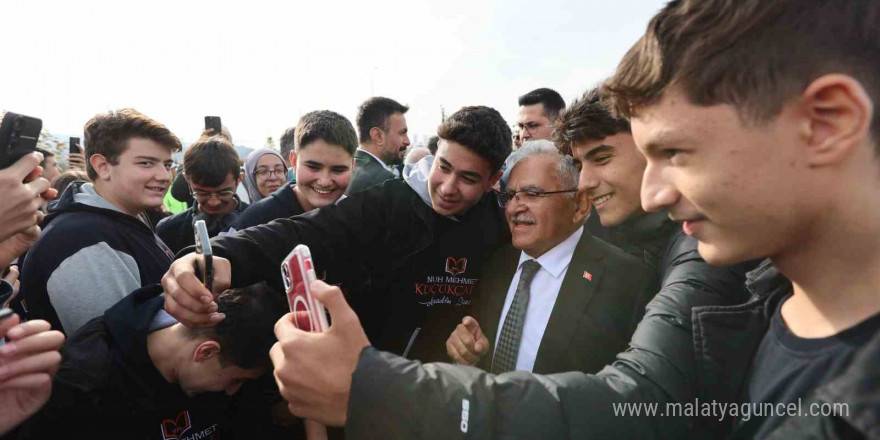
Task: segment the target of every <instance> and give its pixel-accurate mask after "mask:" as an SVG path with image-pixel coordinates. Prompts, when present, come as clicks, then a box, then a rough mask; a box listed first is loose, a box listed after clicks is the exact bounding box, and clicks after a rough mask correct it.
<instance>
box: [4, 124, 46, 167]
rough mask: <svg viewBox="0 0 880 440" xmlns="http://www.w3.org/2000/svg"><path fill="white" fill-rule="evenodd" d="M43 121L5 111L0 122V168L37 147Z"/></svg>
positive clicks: (12, 162)
mask: <svg viewBox="0 0 880 440" xmlns="http://www.w3.org/2000/svg"><path fill="white" fill-rule="evenodd" d="M42 129H43V121H41V120H39V119H37V118H32V117H30V116H25V115H19V114H17V113H12V112H7V113H6V116H4V117H3V122H2V123H0V169H4V168H8V167H9V166H11V165H12V164H14V163H15V162H17V161H18V160H19V159H21V158H22V157H24V156H25V155H27V154H30V153H33V152H34V151H35V150H36V149H37V140H38V139H39V138H40V130H42Z"/></svg>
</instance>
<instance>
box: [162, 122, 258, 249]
mask: <svg viewBox="0 0 880 440" xmlns="http://www.w3.org/2000/svg"><path fill="white" fill-rule="evenodd" d="M183 168H184V170H186V171H184V172H185V176H186V181H187V183H188V184H189V188H190V190H191V191H192V195H193V199H194V200H195V203H193V206H191V207H190V208H189V209H187V210H186V211H183V212H181V213H180V214H176V215H173V216H171V217H166V218H164V219H162V221H160V222H159V224H158V225H156V234H157V235H159V238H161V239H162V241H163V242H165V244H166V245H168V247H169V248H171V251H172V252H174V253H175V254H176V253H178V252H180V250H181V249H183V248H185V247H188V246H192V245H194V244H195V234H194V233H193V223H195V222H196V221H198V220H205V223H206V225H207V227H208V235H209V236H211V237H214V236H216V235H217V234H219V233H220V232H223V231H226V229H228V228H229V225H230V224H232V222H233V221H235V219H236V218H237V217H238V216H239V215H240V214H241V213H243V212H244V210H245V209H246V208H247V207H248V204H247V203H244V202H242V201H241V200H239V198H238V196H237V195H236V194H235V188H236V187H237V186H238V182H239V180H240V178H241V172H240V169H241V167H240V161H239V158H238V152H236V151H235V147H234V146H233V145H232V143H231V142H229V141H228V140H227V139H226V137H224V136H222V135H216V136H203V137H202V138H200V139H199V140H197V141H196V142H194V143H193V144H192V145H190V146H189V148H187V149H186V153H184V155H183Z"/></svg>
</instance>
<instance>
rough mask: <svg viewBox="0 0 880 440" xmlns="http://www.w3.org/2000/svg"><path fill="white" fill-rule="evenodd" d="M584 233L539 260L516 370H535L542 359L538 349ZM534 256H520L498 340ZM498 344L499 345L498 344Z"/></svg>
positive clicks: (506, 299)
mask: <svg viewBox="0 0 880 440" xmlns="http://www.w3.org/2000/svg"><path fill="white" fill-rule="evenodd" d="M583 234H584V227H583V226H581V227H580V228H578V229H577V230H576V231H574V233H573V234H571V235H569V236H568V238H566V239H565V240H563V241H562V243H559V244H557V245H556V246H555V247H554V248H553V249H550V250H549V251H547V252H545V253H544V255H541V256H540V257H538V258H537V260H538V263H539V264H540V265H541V269H540V270H538V272H537V273H536V274H535V278H533V279H532V285H531V287H530V288H529V305H528V307H527V308H526V316H525V321H524V322H523V331H522V338H521V339H520V342H519V353H518V354H517V357H516V369H517V370H522V371H529V372H531V371H532V369H533V368H534V367H535V358H536V357H537V356H538V348H539V347H540V346H541V339H542V338H543V337H544V329H546V328H547V323H548V322H549V321H550V314H551V313H553V306H554V305H555V304H556V297H557V296H559V288H560V287H562V280H563V278H565V272H566V271H567V270H568V265H569V263H571V257H572V255H574V250H575V248H576V247H577V244H578V242H579V241H580V240H581V236H582V235H583ZM533 259H534V258H532V257H531V256H529V255H528V254H526V253H525V251H523V252H522V253H521V254H520V256H519V265H518V266H517V269H516V273H515V274H514V275H513V279H512V280H511V281H510V287H508V289H507V298H505V300H504V308H502V309H501V318H500V319H499V320H498V331H497V332H496V334H495V341H498V339H499V338H500V337H501V329H502V328H504V318H506V317H507V311H508V310H509V309H510V303H512V302H513V296H514V295H515V294H516V286H517V285H518V284H519V277H520V275H521V274H522V264H523V263H524V262H526V261H528V260H533ZM495 345H496V346H497V345H498V344H497V343H496V344H495Z"/></svg>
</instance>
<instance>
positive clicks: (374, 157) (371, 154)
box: [358, 147, 388, 169]
mask: <svg viewBox="0 0 880 440" xmlns="http://www.w3.org/2000/svg"><path fill="white" fill-rule="evenodd" d="M358 150H361V151H363V152H364V153H367V154H369V155H370V156H373V159H376V160H378V161H379V163H380V164H382V168H385V169H388V165H385V162H382V159H379V157H378V156H376V155H375V154H373V153H370V152H369V151H367V150H364V149H363V148H361V147H358Z"/></svg>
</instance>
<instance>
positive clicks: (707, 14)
mask: <svg viewBox="0 0 880 440" xmlns="http://www.w3.org/2000/svg"><path fill="white" fill-rule="evenodd" d="M878 15H880V4H877V3H871V2H860V1H854V0H853V1H847V0H843V1H836V2H807V3H805V2H798V1H791V0H788V1H786V0H778V1H764V0H746V1H741V2H725V1H720V0H717V1H716V0H699V1H688V0H685V1H680V2H671V3H670V4H669V5H668V6H667V7H666V8H665V9H664V10H663V11H661V12H660V13H659V14H658V15H657V16H656V17H655V18H654V19H653V21H652V22H651V24H650V25H649V28H648V32H647V33H646V35H645V36H644V37H643V38H642V39H641V40H640V41H639V43H637V44H636V46H635V47H634V48H633V49H631V51H630V52H629V53H628V54H627V55H626V57H625V58H624V60H623V61H622V63H621V65H620V66H619V68H618V71H617V74H616V76H615V77H614V78H613V79H612V80H610V82H609V83H607V84H606V86H605V90H606V92H607V93H609V94H610V95H611V101H612V103H614V104H615V105H614V108H615V109H616V111H617V112H619V113H620V114H622V115H625V116H630V117H631V118H632V128H633V135H634V139H635V141H636V145H638V147H639V149H640V150H641V152H642V153H643V154H644V155H645V156H646V158H647V168H646V170H645V177H644V181H643V183H642V191H641V192H642V197H641V199H642V204H643V206H644V207H645V208H646V209H647V210H649V211H656V210H661V209H666V210H668V212H669V213H670V215H671V216H672V218H673V219H674V220H677V221H680V222H681V223H682V228H683V230H684V232H685V233H686V234H688V235H689V236H692V237H694V238H696V239H697V240H698V241H699V252H700V254H701V256H702V257H703V258H705V259H706V260H707V261H708V262H710V263H713V264H731V263H735V262H740V261H747V260H750V259H754V258H759V257H762V256H770V261H772V263H770V262H769V261H768V262H767V263H766V264H762V265H761V266H760V267H759V268H758V269H756V270H755V271H753V272H752V273H751V274H750V275H749V282H748V285H749V289H750V292H751V293H752V298H751V300H750V301H749V302H748V303H746V304H742V305H735V306H710V307H698V308H695V309H694V310H693V322H694V324H693V325H694V330H693V332H694V354H695V356H696V359H695V372H696V374H695V378H694V389H695V391H696V395H697V398H698V399H695V400H694V401H693V402H685V404H689V405H690V407H689V408H690V409H689V410H688V409H687V408H684V407H683V405H682V406H678V413H679V414H680V413H682V411H690V412H691V413H695V414H697V415H698V416H699V417H698V418H696V419H695V420H693V423H692V424H691V428H693V430H692V431H691V432H686V433H682V435H678V436H674V437H670V436H664V431H663V430H664V429H665V428H666V425H667V424H668V423H673V424H676V423H679V422H678V421H676V420H674V419H670V418H669V417H659V420H658V422H657V423H656V426H655V427H654V428H653V429H650V430H646V431H641V432H640V429H638V428H639V427H642V428H643V427H645V424H644V423H643V422H642V423H636V422H640V420H642V419H645V418H657V417H656V416H654V417H652V416H649V415H645V412H644V411H646V410H649V409H650V407H648V406H642V407H640V409H641V411H642V413H641V414H642V415H641V416H637V415H636V413H635V411H627V409H629V410H634V409H635V408H633V407H629V408H627V407H625V406H623V405H620V406H618V407H617V409H619V410H621V411H622V412H617V413H616V414H615V413H614V412H612V411H610V410H609V407H613V406H614V404H617V403H620V402H621V400H620V399H619V398H615V397H614V396H612V395H608V394H605V395H603V392H602V390H601V389H600V388H597V387H595V386H593V382H592V381H591V379H590V378H589V376H585V375H581V374H577V373H566V374H560V375H551V376H543V377H542V376H528V375H523V374H507V375H500V376H491V375H487V374H481V373H479V372H477V371H474V370H473V369H468V368H464V367H452V366H447V365H442V364H437V365H427V366H422V367H420V366H419V365H417V364H414V363H412V362H408V361H405V360H402V359H400V358H396V357H393V356H390V355H388V354H382V353H379V352H377V351H376V350H374V349H372V348H367V349H366V350H364V351H363V352H362V354H361V355H360V362H359V364H357V370H356V371H355V373H354V375H353V377H351V378H350V379H348V378H346V379H344V380H340V378H341V377H342V375H343V374H344V372H345V371H346V370H348V371H351V368H352V365H336V366H335V367H334V368H333V369H332V370H331V369H327V370H325V371H324V372H322V371H321V370H319V369H316V368H301V369H299V370H297V371H296V372H293V370H291V369H290V368H289V366H288V365H287V362H288V361H290V362H293V363H296V360H297V359H296V358H297V357H298V356H302V358H303V359H310V361H309V363H306V364H304V365H308V366H318V365H325V362H323V359H325V356H327V355H328V354H329V353H334V354H335V356H336V358H338V359H344V360H345V361H346V362H349V361H354V362H358V358H357V357H356V356H355V357H352V356H350V354H349V353H351V349H352V348H354V349H355V350H357V349H359V348H362V347H364V346H365V345H367V344H368V341H367V340H366V339H365V338H364V337H363V333H362V332H360V331H359V329H358V328H357V325H356V320H355V319H354V317H353V316H351V315H350V313H349V314H348V316H346V315H347V314H346V310H345V307H344V303H342V302H341V301H339V298H340V296H339V293H338V291H335V292H334V290H335V289H333V288H329V287H326V288H325V287H322V286H321V285H320V283H315V285H316V287H319V289H316V294H317V296H318V297H319V298H320V299H321V300H323V301H325V303H327V304H328V305H332V306H331V307H330V308H331V314H333V313H334V312H336V313H335V315H334V316H337V320H336V321H335V322H336V323H337V324H339V325H338V326H337V327H336V328H333V327H332V326H331V329H330V331H329V332H327V333H323V334H305V333H303V332H299V331H296V330H295V329H292V328H291V327H290V326H289V325H287V321H286V320H284V319H283V320H282V321H281V323H280V324H279V326H278V327H276V334H278V335H279V337H280V339H281V340H282V341H283V342H281V343H279V344H277V345H276V346H275V347H274V348H273V360H274V361H275V364H276V377H278V378H279V379H280V380H281V384H282V394H284V395H285V396H286V397H289V399H290V401H291V405H292V406H291V407H292V409H293V410H294V412H295V413H298V414H303V415H306V416H308V415H311V414H323V415H324V416H325V417H327V419H325V421H330V420H336V421H337V422H338V421H339V420H344V419H345V417H346V412H348V415H349V424H348V428H349V429H348V432H349V434H352V435H356V436H357V437H358V438H388V437H389V436H392V437H393V436H402V437H406V438H498V437H516V438H548V439H549V438H605V437H611V436H613V437H614V438H682V437H685V436H689V437H699V438H723V437H725V436H727V435H730V434H731V433H733V435H734V436H736V437H739V438H868V437H873V435H874V434H875V433H876V432H877V429H878V426H880V418H878V417H877V410H878V406H877V403H876V402H877V401H876V396H877V392H878V388H880V381H878V380H877V375H876V374H873V372H875V371H876V362H877V359H880V339H878V336H877V329H878V327H880V317H878V312H880V295H878V294H877V286H880V269H878V268H880V254H878V253H877V249H880V205H878V203H877V200H878V199H877V190H878V187H880V180H878V175H880V173H878V161H877V156H878V154H880V150H878V140H877V139H878V136H877V134H878V133H880V125H878V124H880V118H878V116H877V113H876V111H875V108H876V107H875V105H874V103H876V102H877V101H878V100H880V95H878V91H877V89H876V84H877V83H878V79H880V72H878V71H877V69H876V63H875V62H874V60H873V57H871V56H866V54H869V53H880V38H878V36H877V33H876V17H877V16H878ZM697 37H699V40H700V44H693V41H694V38H697ZM768 73H769V74H768ZM774 264H775V265H776V266H777V267H778V268H779V270H780V271H781V272H782V274H784V275H785V276H787V277H788V278H789V279H791V280H792V282H789V281H788V280H787V279H786V278H785V277H783V276H782V274H780V273H778V272H777V270H776V269H775V268H774ZM670 319H675V318H674V317H670ZM658 336H659V335H658ZM294 353H296V356H294V355H293V354H294ZM323 373H326V374H323ZM334 374H335V376H334ZM307 382H308V383H309V388H306V387H303V386H302V385H303V384H305V383H307ZM349 385H350V386H351V387H352V391H351V397H352V400H351V401H349V400H348V399H347V398H348V396H349V393H348V392H347V391H348V388H347V386H349ZM627 385H628V384H627V383H626V382H625V381H622V382H617V383H614V384H613V386H615V387H617V386H627ZM306 389H310V390H312V392H310V393H308V394H306V393H303V392H302V391H304V390H306ZM320 389H333V390H334V392H333V394H332V395H333V399H332V400H331V401H327V402H326V403H324V404H320V403H318V402H320V398H318V394H319V393H316V392H314V390H320ZM376 390H381V392H379V393H370V391H376ZM325 396H326V395H325ZM367 396H369V397H367ZM336 399H339V400H341V401H344V402H345V404H340V401H337V400H336ZM355 399H357V400H355ZM368 401H369V402H370V404H369V406H366V405H365V403H366V402H368ZM383 402H394V403H393V405H394V406H393V407H392V406H391V404H389V405H376V403H383ZM649 402H650V401H649ZM766 405H769V406H771V407H772V408H774V409H773V410H772V411H770V412H768V410H767V406H766ZM792 406H794V410H793V411H792V410H790V409H789V408H791V407H792ZM780 407H781V408H782V409H781V410H780ZM733 408H735V410H734V409H733ZM758 408H761V409H758ZM654 409H655V410H657V412H656V413H655V414H657V415H660V416H669V415H670V413H669V412H667V411H670V410H671V411H673V413H675V410H676V407H674V406H673V407H670V406H668V405H667V406H663V405H659V409H658V408H657V407H654ZM322 410H328V411H322ZM755 411H763V412H764V414H763V415H764V417H752V416H753V415H754V414H755ZM331 414H332V415H331ZM615 416H616V417H615ZM355 417H356V418H357V421H356V425H357V429H353V427H352V424H353V423H354V422H353V421H352V420H351V418H355ZM370 420H373V421H376V420H381V422H370ZM536 420H539V421H540V423H535V421H536ZM667 421H668V422H667Z"/></svg>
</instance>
